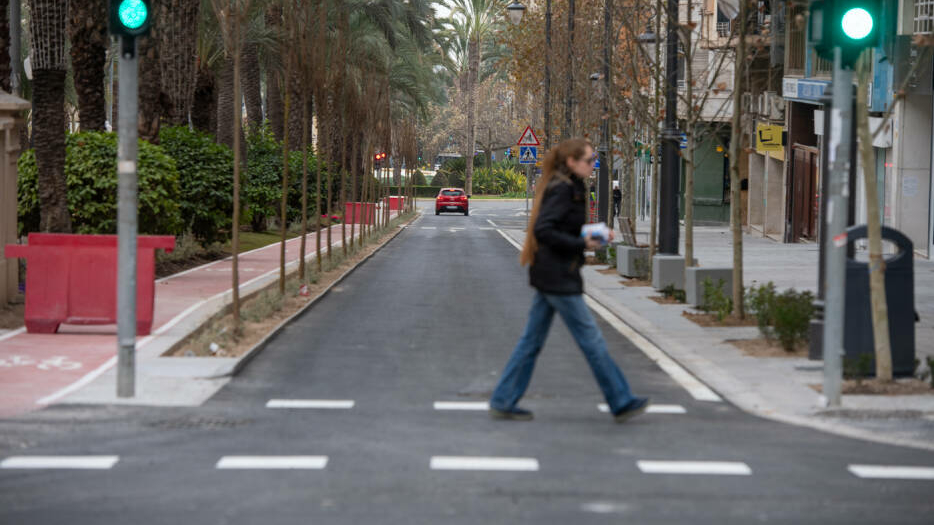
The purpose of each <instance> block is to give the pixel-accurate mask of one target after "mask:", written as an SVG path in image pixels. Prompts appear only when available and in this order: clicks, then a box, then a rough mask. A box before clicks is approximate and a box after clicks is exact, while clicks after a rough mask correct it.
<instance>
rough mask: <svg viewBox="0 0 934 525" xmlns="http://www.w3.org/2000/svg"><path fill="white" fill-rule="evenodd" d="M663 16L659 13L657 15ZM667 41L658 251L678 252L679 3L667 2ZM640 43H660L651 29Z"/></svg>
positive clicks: (679, 177)
mask: <svg viewBox="0 0 934 525" xmlns="http://www.w3.org/2000/svg"><path fill="white" fill-rule="evenodd" d="M658 16H660V14H659V15H658ZM667 16H668V28H667V29H668V38H667V40H666V42H665V77H666V82H665V127H664V128H663V129H662V133H661V139H662V154H661V162H662V177H661V180H660V181H659V205H658V208H659V211H658V252H659V253H667V254H677V253H678V236H679V234H680V231H679V226H678V186H679V185H680V182H681V159H680V158H679V156H678V149H679V144H678V143H679V141H680V139H681V132H680V130H679V129H678V0H668V13H667ZM637 40H638V41H639V43H640V44H643V45H648V44H654V45H658V44H659V38H658V35H656V34H655V33H654V32H652V31H651V29H650V30H648V31H646V32H645V33H643V34H641V35H639V36H638V37H637Z"/></svg>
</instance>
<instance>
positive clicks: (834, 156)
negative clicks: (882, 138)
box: [823, 47, 853, 406]
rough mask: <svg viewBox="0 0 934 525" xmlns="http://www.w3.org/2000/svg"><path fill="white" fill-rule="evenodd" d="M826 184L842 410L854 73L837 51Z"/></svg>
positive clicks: (828, 331) (832, 359) (835, 401)
mask: <svg viewBox="0 0 934 525" xmlns="http://www.w3.org/2000/svg"><path fill="white" fill-rule="evenodd" d="M831 119H832V120H831V133H830V143H829V147H828V148H827V153H828V155H829V158H828V161H829V166H830V173H829V179H828V181H827V182H828V184H827V210H826V213H827V233H826V235H824V252H825V254H826V255H825V257H824V345H823V346H824V385H823V386H824V388H823V395H824V398H825V400H826V402H827V405H828V406H840V391H841V386H842V380H843V322H844V308H845V304H846V303H845V301H846V256H847V238H846V224H847V215H848V207H849V195H848V194H849V191H850V184H849V178H850V158H851V157H850V149H851V148H852V141H851V140H850V138H851V136H852V134H851V130H852V126H853V70H852V69H850V68H848V67H844V66H843V53H842V51H841V50H840V48H839V47H837V48H836V49H834V67H833V109H832V110H831Z"/></svg>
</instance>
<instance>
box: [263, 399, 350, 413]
mask: <svg viewBox="0 0 934 525" xmlns="http://www.w3.org/2000/svg"><path fill="white" fill-rule="evenodd" d="M354 405H355V402H354V401H353V400H352V399H270V400H269V401H267V402H266V408H317V409H330V410H341V409H343V410H349V409H351V408H353V407H354Z"/></svg>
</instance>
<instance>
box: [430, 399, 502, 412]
mask: <svg viewBox="0 0 934 525" xmlns="http://www.w3.org/2000/svg"><path fill="white" fill-rule="evenodd" d="M434 406H435V410H489V409H490V404H489V403H487V402H486V401H435V405H434Z"/></svg>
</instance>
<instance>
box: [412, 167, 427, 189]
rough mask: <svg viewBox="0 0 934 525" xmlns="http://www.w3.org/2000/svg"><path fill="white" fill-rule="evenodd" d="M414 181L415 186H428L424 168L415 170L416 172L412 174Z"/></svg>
mask: <svg viewBox="0 0 934 525" xmlns="http://www.w3.org/2000/svg"><path fill="white" fill-rule="evenodd" d="M412 183H413V185H414V186H428V180H427V179H425V174H424V173H422V170H415V173H413V174H412Z"/></svg>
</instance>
